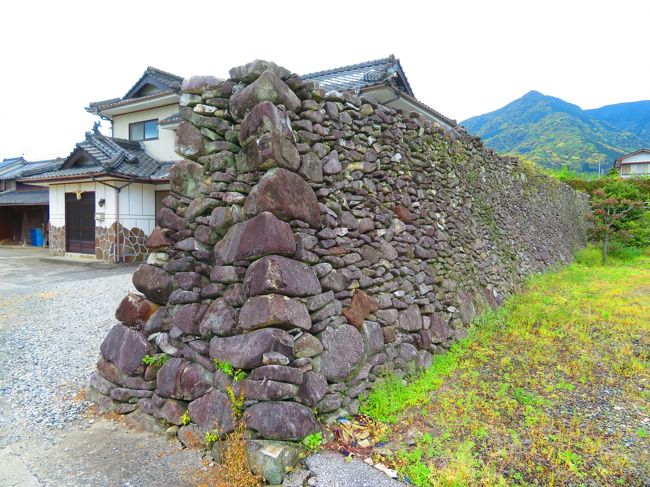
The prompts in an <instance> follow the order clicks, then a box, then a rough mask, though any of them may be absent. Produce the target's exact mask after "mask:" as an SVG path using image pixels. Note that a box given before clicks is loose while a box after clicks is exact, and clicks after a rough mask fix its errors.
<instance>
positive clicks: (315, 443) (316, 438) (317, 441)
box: [302, 431, 323, 451]
mask: <svg viewBox="0 0 650 487" xmlns="http://www.w3.org/2000/svg"><path fill="white" fill-rule="evenodd" d="M302 444H303V445H304V446H306V447H307V448H308V449H309V450H311V451H315V450H318V449H319V448H320V447H321V446H322V444H323V433H321V432H320V431H318V432H316V433H311V434H309V435H307V436H305V437H304V438H303V439H302Z"/></svg>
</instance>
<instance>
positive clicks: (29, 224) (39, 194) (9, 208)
mask: <svg viewBox="0 0 650 487" xmlns="http://www.w3.org/2000/svg"><path fill="white" fill-rule="evenodd" d="M62 162H63V159H53V160H48V161H26V160H25V159H24V158H23V157H12V158H9V159H4V160H3V161H2V162H0V242H15V243H23V244H31V245H35V244H37V243H38V242H36V241H32V236H33V235H34V234H33V232H32V231H33V230H34V229H36V230H37V231H38V232H39V236H41V237H44V236H46V229H47V222H48V209H49V198H48V192H47V189H46V188H42V187H40V186H35V185H31V184H26V183H23V182H19V181H17V179H19V178H21V177H22V176H24V175H26V174H30V173H32V172H33V171H46V170H49V169H56V168H58V167H59V166H60V165H61V163H62ZM42 240H43V239H42ZM42 244H43V243H42V242H41V243H40V245H42Z"/></svg>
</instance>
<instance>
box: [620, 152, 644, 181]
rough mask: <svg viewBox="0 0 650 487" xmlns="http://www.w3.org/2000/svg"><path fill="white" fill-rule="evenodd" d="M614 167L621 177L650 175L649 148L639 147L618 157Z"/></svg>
mask: <svg viewBox="0 0 650 487" xmlns="http://www.w3.org/2000/svg"><path fill="white" fill-rule="evenodd" d="M614 167H615V168H616V169H617V170H618V173H619V174H620V176H621V177H622V178H633V177H640V176H650V149H639V150H636V151H634V152H630V153H629V154H625V155H624V156H621V157H619V158H618V159H616V161H615V162H614Z"/></svg>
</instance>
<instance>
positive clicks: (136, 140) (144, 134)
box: [129, 118, 160, 142]
mask: <svg viewBox="0 0 650 487" xmlns="http://www.w3.org/2000/svg"><path fill="white" fill-rule="evenodd" d="M149 122H154V123H155V124H156V128H157V130H156V134H157V135H156V137H149V138H147V137H146V133H147V132H146V130H145V126H146V124H147V123H149ZM136 125H142V139H134V138H132V137H131V133H132V130H133V127H134V126H136ZM159 138H160V122H159V121H158V119H157V118H152V119H149V120H141V121H139V122H132V123H130V124H129V140H132V141H133V142H144V141H148V140H158V139H159Z"/></svg>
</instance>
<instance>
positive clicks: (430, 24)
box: [0, 0, 650, 160]
mask: <svg viewBox="0 0 650 487" xmlns="http://www.w3.org/2000/svg"><path fill="white" fill-rule="evenodd" d="M649 18H650V2H648V1H645V0H617V1H615V2H612V1H611V0H610V1H600V0H590V1H582V0H562V1H556V0H544V1H533V0H518V1H504V0H490V1H488V0H475V1H470V0H446V1H428V2H427V1H425V0H419V1H410V0H400V1H396V0H393V1H379V0H373V1H355V0H345V1H338V0H328V1H326V2H320V3H316V2H310V1H297V2H280V1H272V0H266V1H260V2H257V1H252V0H247V1H241V0H240V1H231V2H224V1H218V0H213V1H209V2H207V1H206V2H194V1H189V0H185V1H174V2H163V1H151V0H149V1H136V0H129V1H121V0H119V1H118V0H111V1H83V2H72V1H68V2H65V1H61V2H53V1H51V0H48V1H43V2H36V1H30V0H20V2H13V1H5V2H2V3H0V23H1V27H0V46H2V48H1V49H2V50H1V52H2V56H1V59H2V65H1V66H2V76H0V87H1V88H2V89H1V90H0V93H1V94H2V97H3V103H2V108H1V109H0V159H1V158H4V157H10V156H17V155H21V154H24V155H25V157H26V158H28V159H32V160H35V159H42V158H51V157H55V156H65V155H67V154H69V153H70V152H71V151H72V149H73V148H74V144H75V143H76V142H79V141H80V140H82V139H83V137H84V132H85V131H87V130H89V129H90V128H91V126H92V123H93V121H94V117H92V116H91V115H89V114H87V113H86V112H85V111H84V107H85V106H86V105H87V104H88V103H89V102H91V101H97V100H102V99H107V98H113V97H119V96H122V95H124V94H125V93H126V91H127V90H128V89H129V88H130V87H131V86H132V85H133V83H134V82H135V81H137V79H138V78H139V77H140V76H141V74H142V72H143V71H144V70H145V69H146V67H147V66H149V65H150V66H155V67H157V68H160V69H163V70H166V71H170V72H172V73H175V74H178V75H181V76H187V75H191V74H215V75H218V76H222V77H226V76H227V74H228V69H229V68H230V67H232V66H235V65H240V64H244V63H246V62H248V61H251V60H253V59H256V58H260V59H268V60H273V61H275V62H277V63H278V64H281V65H284V66H285V67H287V68H289V69H291V70H292V71H295V72H298V73H307V72H312V71H317V70H322V69H328V68H333V67H337V66H342V65H346V64H353V63H358V62H362V61H367V60H372V59H378V58H383V57H387V56H388V55H389V54H391V53H392V54H395V55H396V56H397V57H398V58H400V60H401V62H402V66H403V67H404V70H405V72H406V75H407V76H408V78H409V81H410V83H411V86H412V88H413V91H414V92H415V95H416V97H417V98H418V99H420V100H421V101H423V102H424V103H426V104H428V105H430V106H432V107H434V108H435V109H437V110H439V111H440V112H442V113H444V114H445V115H447V116H449V117H451V118H454V119H456V120H464V119H466V118H468V117H470V116H473V115H479V114H482V113H486V112H489V111H492V110H495V109H497V108H499V107H501V106H503V105H504V104H506V103H508V102H510V101H512V100H514V99H516V98H519V97H520V96H522V95H523V94H525V93H526V92H528V91H530V90H538V91H541V92H542V93H545V94H548V95H553V96H557V97H559V98H562V99H564V100H566V101H569V102H572V103H575V104H577V105H580V106H581V107H583V108H594V107H599V106H602V105H607V104H611V103H618V102H624V101H637V100H643V99H650V83H649V82H648V79H649V78H650V68H649V67H648V56H649V52H650V51H649V47H650V40H649V39H650V37H649V34H648V29H649V27H648V25H649V24H648V19H649ZM104 123H106V122H104Z"/></svg>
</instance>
